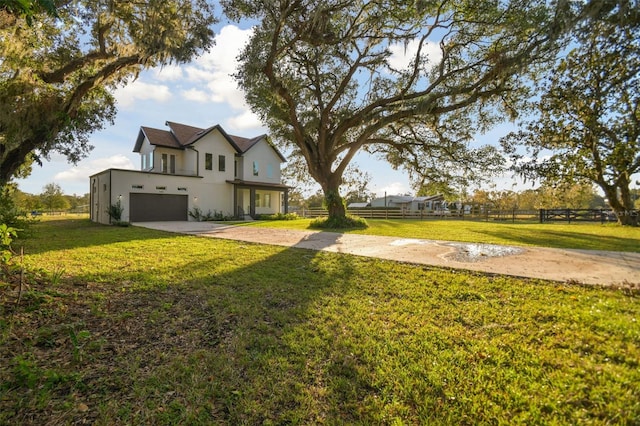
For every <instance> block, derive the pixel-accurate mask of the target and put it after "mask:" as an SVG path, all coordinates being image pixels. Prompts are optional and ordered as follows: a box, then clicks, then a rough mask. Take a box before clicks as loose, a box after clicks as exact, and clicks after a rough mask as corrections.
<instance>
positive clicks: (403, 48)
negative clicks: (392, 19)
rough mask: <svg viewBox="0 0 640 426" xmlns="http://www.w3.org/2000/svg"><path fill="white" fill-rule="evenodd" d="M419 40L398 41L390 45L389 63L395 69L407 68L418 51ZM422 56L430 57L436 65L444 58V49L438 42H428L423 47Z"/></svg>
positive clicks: (430, 60)
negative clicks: (442, 49) (441, 48)
mask: <svg viewBox="0 0 640 426" xmlns="http://www.w3.org/2000/svg"><path fill="white" fill-rule="evenodd" d="M418 47H419V41H418V40H412V41H410V42H409V43H407V44H404V43H398V44H392V45H391V46H389V50H390V51H391V57H390V58H389V65H391V66H392V67H393V68H395V69H400V70H402V69H405V68H407V67H408V66H409V65H411V61H412V60H413V59H414V58H415V56H416V54H417V53H418ZM422 57H424V58H428V60H429V64H431V65H436V64H438V63H439V62H440V59H442V51H441V50H440V46H438V44H437V43H433V42H430V41H428V42H426V43H425V45H423V47H422Z"/></svg>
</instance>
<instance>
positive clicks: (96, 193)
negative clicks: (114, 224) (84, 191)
mask: <svg viewBox="0 0 640 426" xmlns="http://www.w3.org/2000/svg"><path fill="white" fill-rule="evenodd" d="M89 185H90V188H89V191H90V197H91V211H90V215H91V220H92V221H94V222H98V223H109V214H108V213H107V209H108V207H109V205H110V204H111V170H105V171H103V172H101V173H98V174H96V175H93V176H91V178H90V180H89Z"/></svg>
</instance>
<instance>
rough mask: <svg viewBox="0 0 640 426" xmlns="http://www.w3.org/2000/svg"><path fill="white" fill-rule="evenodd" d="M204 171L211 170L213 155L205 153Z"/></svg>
mask: <svg viewBox="0 0 640 426" xmlns="http://www.w3.org/2000/svg"><path fill="white" fill-rule="evenodd" d="M204 169H205V170H213V154H209V153H206V154H205V155H204Z"/></svg>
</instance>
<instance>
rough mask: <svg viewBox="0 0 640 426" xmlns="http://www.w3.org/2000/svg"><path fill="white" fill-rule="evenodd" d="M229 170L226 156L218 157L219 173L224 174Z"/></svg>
mask: <svg viewBox="0 0 640 426" xmlns="http://www.w3.org/2000/svg"><path fill="white" fill-rule="evenodd" d="M226 168H227V162H226V158H225V157H224V155H218V171H220V172H224V171H225V170H226Z"/></svg>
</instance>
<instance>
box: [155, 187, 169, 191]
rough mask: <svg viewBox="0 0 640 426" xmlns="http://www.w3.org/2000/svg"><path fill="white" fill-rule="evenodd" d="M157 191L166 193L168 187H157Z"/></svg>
mask: <svg viewBox="0 0 640 426" xmlns="http://www.w3.org/2000/svg"><path fill="white" fill-rule="evenodd" d="M156 189H157V190H158V191H164V190H165V189H167V187H166V186H156Z"/></svg>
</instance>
